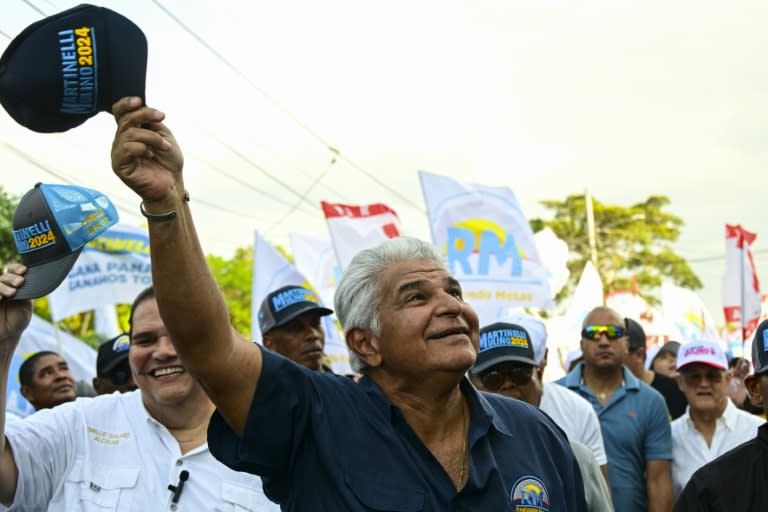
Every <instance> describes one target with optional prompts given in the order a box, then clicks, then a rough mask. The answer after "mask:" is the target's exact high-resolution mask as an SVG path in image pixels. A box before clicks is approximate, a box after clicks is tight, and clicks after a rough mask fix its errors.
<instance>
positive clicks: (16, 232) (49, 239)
mask: <svg viewBox="0 0 768 512" xmlns="http://www.w3.org/2000/svg"><path fill="white" fill-rule="evenodd" d="M117 221H118V215H117V210H116V209H115V207H114V205H113V204H112V202H111V201H110V200H109V198H108V197H107V196H105V195H104V194H102V193H101V192H99V191H97V190H92V189H89V188H85V187H78V186H75V185H48V184H44V183H38V184H37V185H35V186H34V187H33V188H32V189H31V190H29V191H28V192H27V193H26V194H24V196H23V197H22V198H21V201H19V204H18V206H17V207H16V210H15V211H14V212H13V241H14V242H15V243H16V250H17V251H18V252H19V255H21V262H22V263H23V264H24V265H25V266H26V267H27V273H26V274H24V284H23V285H21V287H20V288H18V289H17V290H16V294H15V295H14V296H13V297H12V298H11V300H23V299H36V298H38V297H42V296H44V295H48V294H49V293H50V292H52V291H53V290H55V289H56V287H58V286H59V284H61V282H62V281H63V280H64V278H65V277H67V274H68V273H69V271H70V270H71V269H72V266H73V265H74V264H75V261H77V258H78V256H80V252H82V250H83V248H84V247H85V246H86V244H87V243H88V242H90V241H91V240H93V239H95V238H97V237H98V236H99V235H101V234H102V233H103V232H104V231H106V230H107V229H108V228H109V227H110V226H112V225H114V224H115V223H117Z"/></svg>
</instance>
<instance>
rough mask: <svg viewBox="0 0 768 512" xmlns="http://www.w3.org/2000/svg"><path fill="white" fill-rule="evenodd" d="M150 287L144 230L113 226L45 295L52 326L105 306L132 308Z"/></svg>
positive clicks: (149, 267)
mask: <svg viewBox="0 0 768 512" xmlns="http://www.w3.org/2000/svg"><path fill="white" fill-rule="evenodd" d="M151 284H152V264H151V262H150V258H149V236H148V235H147V232H146V230H144V229H141V228H138V227H135V226H131V225H127V224H116V225H114V226H112V227H111V228H110V229H109V230H107V231H106V232H105V233H104V234H102V235H101V236H100V237H98V238H96V239H95V240H93V241H91V242H90V243H88V245H86V246H85V248H84V249H83V252H81V253H80V257H78V258H77V261H76V262H75V265H74V266H73V267H72V270H71V271H70V272H69V275H68V276H67V278H66V279H64V281H62V283H61V284H60V285H59V287H58V288H56V289H55V290H54V291H53V292H52V293H50V294H49V295H48V302H49V305H50V308H51V317H52V318H53V321H54V322H58V321H59V320H61V319H63V318H66V317H68V316H70V315H74V314H76V313H80V312H83V311H88V310H91V309H96V308H100V307H101V306H104V305H108V304H131V303H132V302H133V299H134V298H135V297H136V295H138V293H139V292H140V291H141V290H143V289H144V288H146V287H147V286H149V285H151Z"/></svg>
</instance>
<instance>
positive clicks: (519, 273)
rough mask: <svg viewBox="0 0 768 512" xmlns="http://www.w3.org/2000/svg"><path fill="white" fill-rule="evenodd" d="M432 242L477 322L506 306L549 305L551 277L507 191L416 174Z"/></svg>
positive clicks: (485, 320)
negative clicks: (462, 291) (477, 316)
mask: <svg viewBox="0 0 768 512" xmlns="http://www.w3.org/2000/svg"><path fill="white" fill-rule="evenodd" d="M419 176H420V178H421V186H422V190H423V192H424V201H425V203H426V205H427V212H428V215H429V222H430V227H431V231H432V242H433V243H434V244H435V245H436V246H437V247H438V249H440V250H441V251H442V252H443V254H444V255H445V257H446V261H447V263H448V267H449V269H450V271H451V273H452V274H453V275H454V276H455V277H456V278H457V279H458V280H459V282H461V286H462V288H463V290H464V297H465V299H466V300H467V301H468V302H470V303H471V304H472V306H473V307H474V308H475V310H477V313H478V315H480V324H481V325H487V324H490V323H493V322H494V321H496V319H497V318H498V317H499V315H500V314H502V313H503V312H504V311H505V310H507V309H508V308H510V307H539V308H548V307H551V305H552V293H551V291H550V284H549V275H548V272H547V270H546V269H545V268H544V266H543V265H542V263H541V260H540V259H539V254H538V251H537V249H536V243H535V242H534V238H533V231H532V230H531V227H530V225H529V224H528V220H527V219H526V217H525V214H524V213H523V210H522V209H521V208H520V205H519V204H518V202H517V198H516V197H515V194H514V193H513V192H512V191H511V190H510V189H509V188H506V187H487V186H483V185H476V184H463V183H459V182H458V181H456V180H455V179H453V178H449V177H445V176H438V175H436V174H430V173H427V172H424V171H419Z"/></svg>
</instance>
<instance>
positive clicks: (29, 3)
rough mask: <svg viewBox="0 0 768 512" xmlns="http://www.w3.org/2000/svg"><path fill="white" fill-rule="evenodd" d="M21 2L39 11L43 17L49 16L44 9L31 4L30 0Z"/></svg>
mask: <svg viewBox="0 0 768 512" xmlns="http://www.w3.org/2000/svg"><path fill="white" fill-rule="evenodd" d="M21 1H22V2H24V3H25V4H27V5H28V6H30V7H31V8H32V9H34V10H35V11H37V12H38V13H39V14H40V15H41V16H48V15H47V14H46V13H45V12H44V11H43V10H42V9H40V8H39V7H38V6H36V5H35V4H33V3H32V2H30V1H29V0H21Z"/></svg>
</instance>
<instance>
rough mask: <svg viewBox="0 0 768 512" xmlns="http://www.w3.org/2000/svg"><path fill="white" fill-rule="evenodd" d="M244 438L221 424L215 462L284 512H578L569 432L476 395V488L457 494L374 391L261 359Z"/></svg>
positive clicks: (472, 435) (577, 476) (533, 413)
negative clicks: (256, 479)
mask: <svg viewBox="0 0 768 512" xmlns="http://www.w3.org/2000/svg"><path fill="white" fill-rule="evenodd" d="M262 354H263V356H264V365H263V368H262V373H261V377H260V380H259V383H258V387H257V390H256V394H255V396H254V398H253V403H252V404H251V409H250V412H249V414H248V419H247V421H246V426H245V431H244V435H243V438H242V439H241V438H239V437H238V436H237V435H235V433H234V432H232V430H231V429H230V428H229V426H228V425H227V424H226V423H225V422H224V420H223V418H222V417H221V416H220V415H219V413H218V412H216V413H214V415H213V417H212V418H211V422H210V425H209V427H208V445H209V447H210V450H211V453H213V455H214V456H215V457H216V458H217V459H219V460H220V461H221V462H223V463H224V464H226V465H227V466H229V467H231V468H232V469H235V470H237V471H246V472H249V473H253V474H257V475H260V476H262V480H263V484H264V492H265V493H266V495H267V496H268V497H269V498H270V499H272V500H273V501H275V502H278V503H280V504H281V506H282V510H286V511H294V510H295V511H316V510H333V511H347V510H349V511H367V510H372V511H374V510H380V511H384V510H389V511H401V512H416V511H432V512H445V511H466V512H469V511H473V512H476V511H485V510H494V511H501V510H509V511H536V512H547V511H582V510H586V505H585V502H584V490H583V485H582V479H581V473H580V472H579V469H578V464H577V463H576V460H575V458H574V455H573V452H572V451H571V449H570V446H569V445H568V441H567V439H566V437H565V435H564V434H563V432H562V431H561V430H560V429H559V428H558V427H556V426H555V424H554V423H553V422H552V421H551V420H550V419H549V418H548V417H547V416H546V415H545V414H543V413H541V412H540V411H539V410H538V409H536V408H535V407H531V406H530V405H528V404H526V403H523V402H520V401H518V400H513V399H509V398H505V397H502V396H499V395H494V394H487V393H479V392H478V391H477V390H476V389H475V388H474V387H473V386H472V384H471V383H470V382H469V381H468V380H467V379H464V380H463V381H462V383H461V389H462V391H463V392H464V394H465V395H466V397H467V399H468V400H469V405H470V407H471V416H470V428H469V447H470V463H469V479H468V481H467V484H466V485H465V487H464V488H463V489H462V490H461V492H457V491H456V487H455V486H454V484H453V482H452V481H451V478H450V477H449V476H448V474H447V473H446V471H445V470H444V469H443V467H442V466H441V465H440V463H439V462H438V460H437V459H436V458H435V457H434V456H433V455H432V453H431V452H430V451H429V450H428V449H427V448H426V446H425V445H424V444H423V443H422V442H421V440H420V439H419V438H418V436H417V435H416V433H415V432H414V431H413V429H411V427H410V426H409V425H408V423H406V421H405V417H404V416H403V414H402V412H401V411H400V410H399V409H398V408H397V407H395V406H394V405H392V403H391V402H389V400H387V398H386V397H385V396H384V394H383V393H382V392H381V390H380V389H379V388H378V386H376V384H375V383H374V382H373V381H372V380H371V379H369V378H367V377H364V378H363V379H361V380H360V382H359V383H355V382H353V381H352V380H351V379H348V378H346V377H342V376H338V375H328V374H325V373H321V372H313V371H310V370H307V369H306V368H304V367H302V366H299V365H297V364H295V363H293V362H291V361H289V360H288V359H286V358H284V357H282V356H279V355H277V354H274V353H272V352H270V351H269V350H265V349H262Z"/></svg>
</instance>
